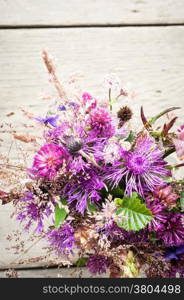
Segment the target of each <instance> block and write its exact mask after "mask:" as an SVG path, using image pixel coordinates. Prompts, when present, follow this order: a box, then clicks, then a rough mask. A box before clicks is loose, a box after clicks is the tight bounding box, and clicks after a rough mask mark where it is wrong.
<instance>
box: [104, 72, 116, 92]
mask: <svg viewBox="0 0 184 300" xmlns="http://www.w3.org/2000/svg"><path fill="white" fill-rule="evenodd" d="M104 86H105V87H106V88H108V89H115V90H117V89H120V79H119V77H118V76H117V75H116V74H114V73H111V74H107V75H106V76H105V77H104Z"/></svg>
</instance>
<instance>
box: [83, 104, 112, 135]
mask: <svg viewBox="0 0 184 300" xmlns="http://www.w3.org/2000/svg"><path fill="white" fill-rule="evenodd" d="M87 125H89V126H90V128H91V131H90V134H91V135H94V136H100V137H106V138H110V137H112V136H113V135H114V133H115V127H114V126H113V124H112V118H111V115H110V114H109V112H108V111H107V110H106V109H104V108H96V109H93V110H92V111H91V113H90V115H89V118H88V120H87Z"/></svg>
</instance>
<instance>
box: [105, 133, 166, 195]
mask: <svg viewBox="0 0 184 300" xmlns="http://www.w3.org/2000/svg"><path fill="white" fill-rule="evenodd" d="M121 159H122V162H121V161H117V162H116V163H115V164H114V165H113V166H111V167H107V170H106V176H105V178H106V180H107V181H108V182H109V183H110V184H111V185H112V187H115V186H117V185H118V184H119V182H120V181H121V180H124V181H125V185H126V188H125V194H127V195H131V194H132V192H134V191H135V192H137V193H138V194H140V195H141V196H144V191H145V190H148V191H153V190H154V189H155V188H156V186H160V185H163V184H164V177H166V176H170V175H171V173H170V171H168V170H167V169H166V165H167V163H166V162H165V161H164V160H163V159H162V152H161V151H160V150H159V149H158V147H156V145H155V144H154V141H153V139H152V138H151V137H149V136H141V137H139V138H138V139H137V141H136V145H135V147H134V149H133V151H123V149H122V157H121Z"/></svg>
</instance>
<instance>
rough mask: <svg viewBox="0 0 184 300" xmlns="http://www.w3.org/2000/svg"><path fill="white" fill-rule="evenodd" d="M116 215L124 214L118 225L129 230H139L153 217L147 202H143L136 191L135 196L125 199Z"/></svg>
mask: <svg viewBox="0 0 184 300" xmlns="http://www.w3.org/2000/svg"><path fill="white" fill-rule="evenodd" d="M119 200H121V199H119ZM119 202H120V201H119ZM116 215H120V216H122V220H121V221H120V222H118V223H117V225H118V226H119V227H123V228H124V229H125V230H127V231H130V230H134V231H139V230H140V229H142V228H144V227H145V226H146V225H147V224H148V223H149V222H150V221H151V220H152V218H153V216H152V213H151V211H150V210H149V209H148V208H147V207H146V205H145V204H143V203H141V200H140V199H139V198H137V195H136V193H135V194H134V195H133V198H132V197H131V198H124V199H123V202H122V204H121V207H120V208H119V209H118V210H117V211H116Z"/></svg>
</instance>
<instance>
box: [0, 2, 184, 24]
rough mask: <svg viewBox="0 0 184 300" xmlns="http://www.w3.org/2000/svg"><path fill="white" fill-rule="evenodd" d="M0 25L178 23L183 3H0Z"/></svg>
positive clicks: (183, 17) (183, 20)
mask: <svg viewBox="0 0 184 300" xmlns="http://www.w3.org/2000/svg"><path fill="white" fill-rule="evenodd" d="M0 7H1V18H0V26H77V25H117V24H118V25H124V24H173V23H177V24H182V23H184V5H183V0H175V1H173V0H164V1H163V0H154V1H153V0H131V1H130V0H113V1H112V0H98V1H97V0H69V1H65V0H39V1H37V0H24V1H21V0H14V1H12V0H0Z"/></svg>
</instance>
